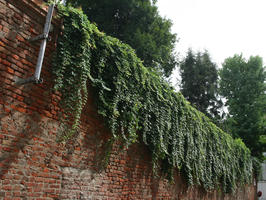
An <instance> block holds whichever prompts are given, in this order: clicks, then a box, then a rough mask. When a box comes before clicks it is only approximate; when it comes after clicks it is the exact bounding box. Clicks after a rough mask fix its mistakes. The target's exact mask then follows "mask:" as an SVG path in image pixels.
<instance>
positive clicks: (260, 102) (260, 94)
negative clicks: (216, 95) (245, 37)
mask: <svg viewBox="0 0 266 200" xmlns="http://www.w3.org/2000/svg"><path fill="white" fill-rule="evenodd" d="M220 77H221V80H220V91H221V94H222V95H223V96H224V97H226V99H227V102H226V105H228V110H229V115H230V117H229V119H228V121H229V127H230V129H231V132H232V134H233V136H234V137H240V138H242V139H243V141H244V142H245V143H246V145H247V146H248V147H249V148H250V149H251V152H252V154H253V155H254V156H257V157H261V155H262V154H261V153H262V152H263V151H265V150H266V145H265V144H263V142H262V140H261V136H262V135H263V134H265V127H266V123H265V119H266V118H265V113H264V112H265V108H266V96H265V88H266V87H265V81H266V73H265V68H264V67H263V62H262V58H261V57H259V56H256V57H250V58H249V60H248V61H246V60H245V59H244V58H243V57H242V55H235V56H234V57H231V58H227V59H226V60H225V61H224V63H223V68H222V69H221V70H220Z"/></svg>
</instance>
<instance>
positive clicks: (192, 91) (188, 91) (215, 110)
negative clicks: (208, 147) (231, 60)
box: [180, 49, 222, 120]
mask: <svg viewBox="0 0 266 200" xmlns="http://www.w3.org/2000/svg"><path fill="white" fill-rule="evenodd" d="M180 72H181V78H182V80H181V92H182V94H183V95H184V97H185V98H186V99H187V100H188V101H189V102H190V103H191V104H192V105H193V106H194V107H195V108H197V109H198V110H200V111H201V112H203V113H205V114H206V115H207V116H209V117H212V118H215V119H216V120H217V119H218V118H220V110H219V109H220V108H221V106H222V101H221V100H220V99H219V97H218V84H217V82H218V71H217V67H216V64H215V63H213V62H212V61H211V58H210V55H209V53H208V52H207V51H205V52H204V53H201V52H198V53H197V54H195V53H194V52H193V51H192V50H191V49H189V50H188V53H187V55H186V57H185V58H184V60H183V61H182V62H181V64H180Z"/></svg>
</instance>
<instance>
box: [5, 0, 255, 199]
mask: <svg viewBox="0 0 266 200" xmlns="http://www.w3.org/2000/svg"><path fill="white" fill-rule="evenodd" d="M41 2H42V1H40V0H20V1H15V0H12V1H6V0H0V19H2V18H1V16H4V19H5V20H0V24H1V25H0V31H1V33H2V35H4V36H5V37H4V38H1V39H0V48H1V49H0V50H1V51H0V63H1V67H0V70H1V73H0V84H2V85H3V86H2V85H1V87H0V95H1V96H0V120H1V123H0V124H1V127H0V144H1V145H0V191H1V192H0V199H1V198H2V197H3V198H4V199H12V200H14V199H25V198H26V199H38V200H42V199H43V200H44V199H45V200H48V199H101V200H106V199H146V200H147V199H163V200H166V199H177V198H178V199H186V200H188V199H193V200H194V199H195V200H197V199H202V200H203V199H204V200H222V199H226V200H233V199H235V196H232V195H229V194H222V193H221V192H220V191H211V192H209V193H206V192H203V191H202V189H201V188H197V187H192V188H187V187H186V184H185V183H184V181H183V179H182V177H181V176H180V175H179V174H178V173H177V174H176V175H175V180H176V183H175V184H174V185H173V184H169V183H168V181H167V180H166V179H164V178H163V176H162V177H157V178H155V177H153V175H152V166H151V155H150V153H149V151H148V149H147V148H146V147H145V146H144V145H142V144H136V145H134V146H131V147H130V148H129V149H128V150H126V149H124V150H121V149H120V148H119V146H120V145H119V144H115V145H114V147H113V149H112V151H111V156H110V162H109V164H108V166H107V167H106V168H103V165H104V163H103V160H104V155H105V153H106V152H105V150H104V148H103V147H104V144H105V143H106V142H107V141H108V139H109V138H110V136H111V133H110V132H109V131H108V130H106V128H105V126H104V122H103V121H102V120H101V118H100V117H99V116H98V115H97V110H96V108H95V107H94V97H93V96H92V94H89V97H88V99H89V100H88V105H87V107H86V108H85V110H86V115H83V117H82V126H81V129H80V134H79V135H78V136H77V137H76V138H75V139H74V140H73V141H68V142H67V144H63V143H58V142H57V136H58V135H59V134H60V133H61V127H60V121H59V120H58V116H57V112H58V111H59V110H60V107H59V102H60V100H61V99H60V98H61V94H60V93H58V92H55V93H51V92H48V91H51V87H52V84H53V80H52V76H51V74H50V71H51V70H50V68H51V62H52V60H51V54H52V53H53V52H54V50H55V49H54V48H55V46H54V44H52V43H48V46H47V51H46V55H47V56H45V60H44V65H43V69H42V76H43V77H45V82H44V83H43V84H41V85H32V84H29V85H23V86H16V85H15V84H14V80H15V79H14V76H16V77H21V78H26V77H30V76H31V75H32V74H33V73H34V71H35V64H36V60H37V56H38V50H39V46H38V45H36V44H31V43H29V42H28V41H26V38H27V37H29V36H31V37H32V36H34V35H38V34H40V33H41V31H42V29H43V23H44V21H45V13H40V12H41V10H42V8H40V6H39V5H40V3H41ZM32 13H34V14H36V15H34V16H33V15H32ZM11 25H12V26H11ZM13 25H21V27H22V28H19V29H20V30H19V32H16V31H14V27H13ZM12 27H13V28H12ZM6 36H7V37H6ZM89 92H90V90H89ZM96 133H97V134H96ZM241 189H242V188H239V190H237V191H236V192H235V194H236V195H238V197H239V199H241V200H252V199H254V198H255V192H256V191H255V187H252V186H246V187H245V188H243V189H242V190H241Z"/></svg>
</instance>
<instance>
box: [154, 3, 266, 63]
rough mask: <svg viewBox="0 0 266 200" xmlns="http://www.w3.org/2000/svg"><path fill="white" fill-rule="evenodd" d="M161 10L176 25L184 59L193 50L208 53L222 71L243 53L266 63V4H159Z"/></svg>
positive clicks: (175, 28) (179, 45) (175, 29)
mask: <svg viewBox="0 0 266 200" xmlns="http://www.w3.org/2000/svg"><path fill="white" fill-rule="evenodd" d="M157 6H158V7H159V12H160V15H161V16H163V17H166V18H168V19H171V20H172V22H173V28H172V32H173V33H177V37H178V38H179V42H178V43H177V45H176V50H177V52H179V53H180V58H182V56H184V55H185V54H186V52H187V49H188V48H189V47H191V48H192V49H193V50H194V51H198V50H201V51H202V50H204V49H207V50H208V51H209V53H210V55H211V57H212V60H213V61H214V62H215V63H217V65H218V66H219V67H221V63H222V62H223V61H224V59H225V58H227V57H231V56H233V55H234V54H240V53H243V55H244V57H246V58H249V56H251V55H253V56H256V55H259V56H261V57H263V60H264V63H266V62H265V61H266V0H158V2H157Z"/></svg>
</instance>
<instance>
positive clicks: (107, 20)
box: [68, 0, 176, 76]
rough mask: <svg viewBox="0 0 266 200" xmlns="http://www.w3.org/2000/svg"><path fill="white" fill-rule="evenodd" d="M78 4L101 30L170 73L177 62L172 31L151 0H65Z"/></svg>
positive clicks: (174, 37) (149, 62)
mask: <svg viewBox="0 0 266 200" xmlns="http://www.w3.org/2000/svg"><path fill="white" fill-rule="evenodd" d="M68 3H69V4H72V5H75V6H77V7H78V6H81V7H82V9H83V10H84V13H85V14H86V15H87V16H88V18H89V20H90V21H91V22H93V23H96V24H97V26H98V28H99V29H100V30H101V31H104V32H105V33H106V34H108V35H110V36H113V37H116V38H118V39H119V40H121V41H122V42H125V43H127V44H129V45H130V46H131V47H132V48H133V49H135V50H136V54H137V56H138V57H139V58H141V59H142V60H143V62H144V65H145V66H148V67H152V68H155V69H157V70H159V71H161V72H162V73H163V74H164V75H165V76H170V75H171V72H172V70H173V69H174V68H175V66H176V55H175V53H174V46H175V42H176V36H175V34H172V33H171V27H172V23H171V21H170V20H168V19H165V18H162V17H161V16H160V15H159V12H158V9H157V6H156V5H155V4H154V3H151V1H150V0H112V1H110V0H68Z"/></svg>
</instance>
